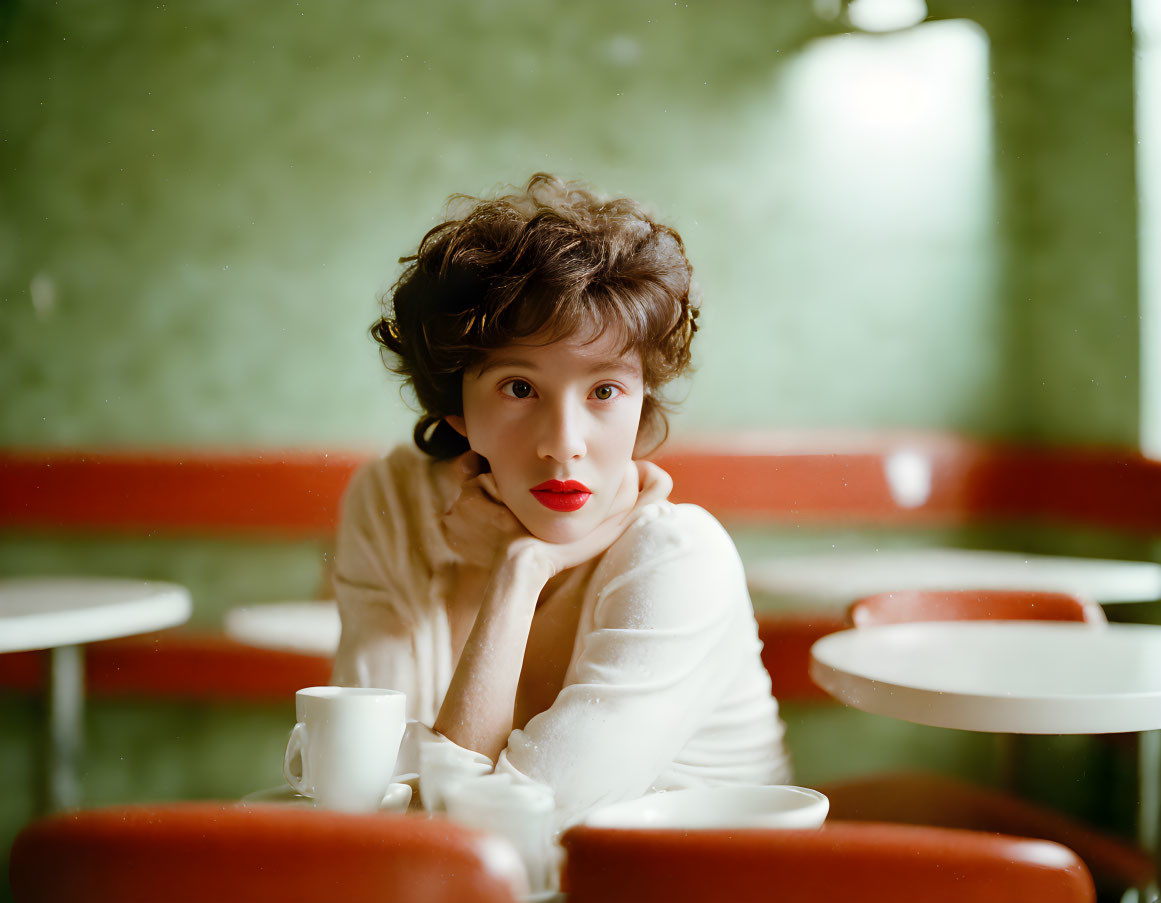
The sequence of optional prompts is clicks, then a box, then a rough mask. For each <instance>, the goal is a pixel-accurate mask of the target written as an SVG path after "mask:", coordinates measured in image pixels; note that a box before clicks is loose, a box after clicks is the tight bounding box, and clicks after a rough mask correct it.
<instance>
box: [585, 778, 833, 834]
mask: <svg viewBox="0 0 1161 903" xmlns="http://www.w3.org/2000/svg"><path fill="white" fill-rule="evenodd" d="M829 808H830V801H829V800H828V799H827V798H826V797H825V796H824V795H823V794H821V793H819V792H818V791H817V790H811V789H810V788H808V787H792V786H790V785H787V784H774V785H768V786H755V787H749V786H721V787H698V788H691V789H688V790H670V791H661V792H658V793H651V794H648V795H646V796H643V797H641V798H640V799H635V800H629V801H627V802H622V803H613V804H611V805H609V806H604V807H602V808H600V809H597V810H596V811H594V812H591V813H590V814H589V815H588V817H587V818H585V820H584V823H585V824H587V825H592V826H594V827H600V828H687V829H688V828H819V827H821V826H822V823H823V822H824V821H825V820H826V814H827V811H828V810H829Z"/></svg>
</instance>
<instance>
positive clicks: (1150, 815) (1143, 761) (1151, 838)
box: [1137, 731, 1161, 901]
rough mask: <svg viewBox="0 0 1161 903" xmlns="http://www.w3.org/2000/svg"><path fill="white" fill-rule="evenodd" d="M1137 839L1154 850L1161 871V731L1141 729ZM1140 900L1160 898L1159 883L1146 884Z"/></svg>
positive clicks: (1138, 764) (1138, 739)
mask: <svg viewBox="0 0 1161 903" xmlns="http://www.w3.org/2000/svg"><path fill="white" fill-rule="evenodd" d="M1137 792H1138V795H1139V796H1138V803H1137V841H1138V843H1140V845H1141V847H1142V849H1145V850H1148V851H1150V852H1151V853H1152V854H1153V857H1154V861H1155V862H1157V864H1158V873H1159V874H1161V848H1158V844H1157V839H1158V831H1159V830H1161V731H1141V733H1139V734H1138V735H1137ZM1137 899H1138V900H1140V901H1152V900H1156V899H1157V887H1156V886H1154V887H1150V888H1144V889H1142V890H1141V892H1140V895H1139V896H1138V898H1137Z"/></svg>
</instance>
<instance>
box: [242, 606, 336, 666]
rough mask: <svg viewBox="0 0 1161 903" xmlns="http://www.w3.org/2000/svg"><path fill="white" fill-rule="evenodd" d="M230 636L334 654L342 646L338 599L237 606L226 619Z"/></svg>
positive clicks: (256, 643) (263, 644)
mask: <svg viewBox="0 0 1161 903" xmlns="http://www.w3.org/2000/svg"><path fill="white" fill-rule="evenodd" d="M224 627H225V631H226V636H228V637H230V638H231V639H234V640H237V641H238V642H240V643H246V644H248V645H250V646H260V647H261V648H263V649H288V650H290V651H292V652H307V653H310V654H312V655H328V656H329V655H334V654H335V652H336V651H337V650H338V648H339V633H340V631H341V625H340V623H339V608H338V605H337V604H336V603H335V602H270V603H266V604H264V605H252V606H246V607H244V608H233V609H230V611H228V612H226V617H225V619H224Z"/></svg>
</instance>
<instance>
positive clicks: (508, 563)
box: [434, 553, 549, 761]
mask: <svg viewBox="0 0 1161 903" xmlns="http://www.w3.org/2000/svg"><path fill="white" fill-rule="evenodd" d="M548 576H549V575H548V573H547V572H546V571H545V570H544V568H543V567H542V566H541V564H540V563H539V562H538V561H537V560H536V558H535V556H534V555H529V554H520V553H517V554H514V555H512V556H509V557H507V558H505V559H504V560H503V561H501V562H500V564H499V565H498V566H497V567H496V569H495V570H494V571H493V573H492V578H491V580H489V582H488V585H487V587H486V589H485V590H484V598H483V601H482V602H481V604H480V610H479V614H477V616H476V620H475V625H474V626H473V627H472V632H471V634H470V635H469V636H468V640H467V643H466V644H465V646H464V651H463V653H462V654H461V655H460V660H459V664H458V665H457V666H456V670H455V673H454V674H453V675H452V679H451V683H450V684H449V686H448V691H447V695H446V696H445V697H444V701H443V705H442V706H441V708H440V710H439V716H438V717H437V718H436V720H435V725H434V727H435V729H436V730H437V731H439V733H441V734H443V735H444V736H445V737H447V738H448V739H449V740H451V741H452V742H454V743H456V744H457V745H459V746H462V747H464V748H465V749H471V750H475V751H476V752H479V753H483V754H484V755H486V756H488V757H489V758H490V759H492V760H493V761H495V759H496V757H497V756H498V755H499V754H500V750H502V749H503V748H504V746H505V745H506V743H507V740H508V735H509V734H510V733H511V732H512V709H513V706H514V704H515V701H516V688H517V686H518V685H519V682H520V671H521V669H522V667H523V665H524V651H525V647H526V646H527V645H528V631H529V628H530V627H531V624H532V615H533V613H534V612H535V611H536V602H537V599H538V598H539V597H540V592H541V590H542V589H543V588H544V585H545V583H546V582H547V580H548Z"/></svg>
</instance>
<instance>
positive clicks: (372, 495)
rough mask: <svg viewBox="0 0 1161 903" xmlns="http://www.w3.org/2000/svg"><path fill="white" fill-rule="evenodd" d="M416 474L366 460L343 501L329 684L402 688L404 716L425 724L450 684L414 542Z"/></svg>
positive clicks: (408, 465) (399, 464)
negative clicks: (337, 624) (336, 629)
mask: <svg viewBox="0 0 1161 903" xmlns="http://www.w3.org/2000/svg"><path fill="white" fill-rule="evenodd" d="M416 471H417V466H416V460H415V459H414V457H413V456H408V455H402V454H394V455H392V456H391V457H389V458H386V459H380V460H376V461H372V462H370V463H368V464H366V465H364V466H363V467H361V468H360V469H359V470H358V471H357V472H356V473H355V475H354V477H352V479H351V482H350V485H349V486H348V488H347V491H346V493H345V494H344V496H343V506H342V518H341V521H340V526H339V533H338V542H337V546H336V551H335V556H336V558H335V595H336V597H337V599H338V604H339V615H340V618H341V620H342V634H341V637H340V640H339V648H338V651H337V653H336V655H335V661H334V669H333V672H332V676H331V683H332V684H335V685H337V686H360V687H385V688H390V689H394V690H402V691H403V692H404V693H406V694H407V713H408V717H409V718H413V719H418V720H421V721H426V722H427V723H428V724H430V723H432V721H434V719H435V713H436V709H437V707H438V702H439V700H440V699H441V698H442V695H443V691H444V690H445V689H446V686H447V681H448V680H449V679H450V673H449V672H450V662H449V661H448V660H447V659H448V657H449V655H450V652H449V647H448V643H447V636H446V634H447V618H446V615H445V614H443V613H442V612H439V611H436V610H435V608H436V606H434V605H433V604H432V595H433V594H432V591H431V581H432V574H431V566H430V564H429V563H428V561H427V556H425V554H424V548H423V544H422V543H421V542H419V541H418V539H419V537H420V535H421V533H420V531H419V530H418V529H417V526H416V525H417V521H418V520H419V519H421V518H423V517H424V515H425V512H424V511H423V510H420V509H422V508H423V506H424V503H425V502H426V501H427V499H426V498H425V497H422V496H420V497H416V486H417V483H421V481H417V476H419V477H422V474H417V473H416ZM428 506H429V507H430V505H428ZM441 615H442V617H441Z"/></svg>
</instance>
